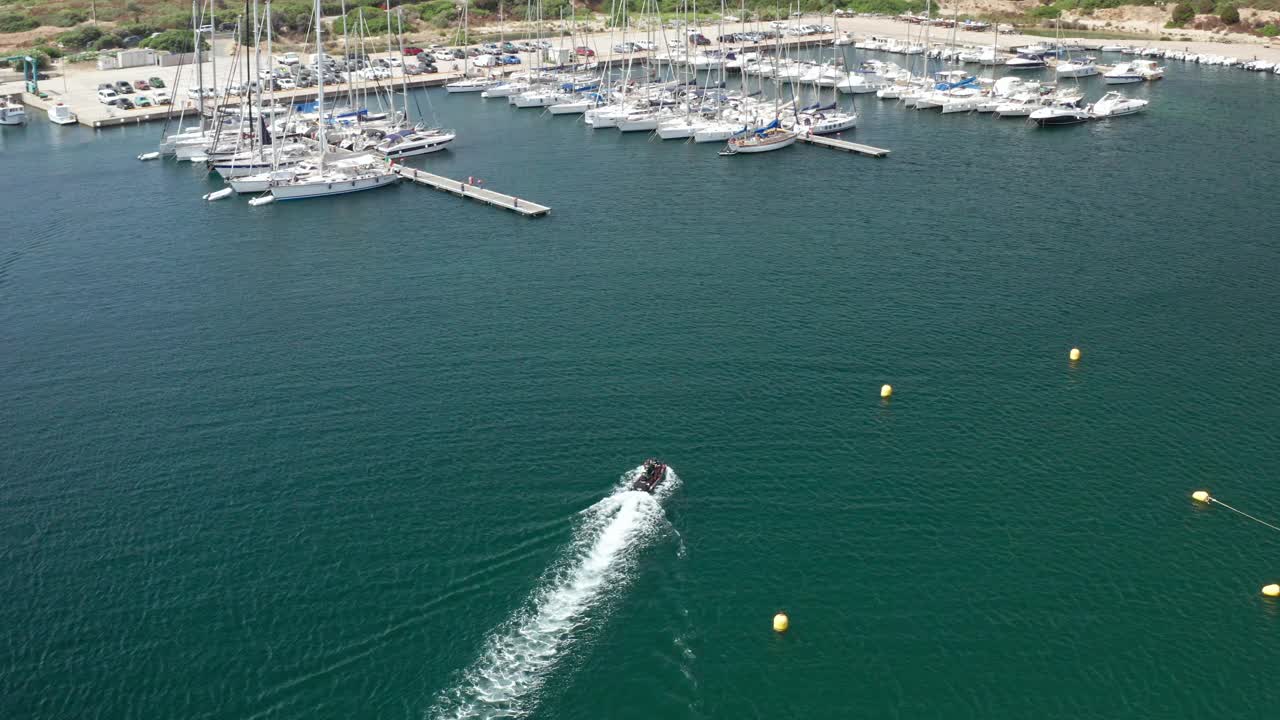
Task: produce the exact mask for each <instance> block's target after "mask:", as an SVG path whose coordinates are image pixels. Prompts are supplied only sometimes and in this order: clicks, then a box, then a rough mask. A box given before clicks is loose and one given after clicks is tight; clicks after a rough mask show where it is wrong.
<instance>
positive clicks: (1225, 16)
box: [1218, 5, 1240, 25]
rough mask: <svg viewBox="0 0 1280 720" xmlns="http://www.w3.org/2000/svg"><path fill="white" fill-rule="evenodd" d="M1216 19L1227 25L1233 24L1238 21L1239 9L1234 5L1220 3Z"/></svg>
mask: <svg viewBox="0 0 1280 720" xmlns="http://www.w3.org/2000/svg"><path fill="white" fill-rule="evenodd" d="M1218 19H1219V20H1221V21H1222V22H1224V23H1226V24H1227V25H1235V24H1238V23H1239V22H1240V11H1239V10H1237V9H1236V6H1235V5H1222V6H1221V7H1219V8H1218Z"/></svg>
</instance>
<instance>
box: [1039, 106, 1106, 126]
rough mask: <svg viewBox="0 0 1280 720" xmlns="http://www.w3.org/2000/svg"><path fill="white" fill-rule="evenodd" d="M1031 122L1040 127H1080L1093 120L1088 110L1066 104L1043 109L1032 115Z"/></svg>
mask: <svg viewBox="0 0 1280 720" xmlns="http://www.w3.org/2000/svg"><path fill="white" fill-rule="evenodd" d="M1030 117H1031V121H1032V122H1034V123H1035V124H1036V125H1039V126H1040V127H1050V126H1057V125H1079V124H1080V123H1083V122H1088V121H1089V120H1091V119H1092V116H1091V115H1090V114H1089V111H1088V110H1085V109H1084V108H1080V107H1076V106H1075V105H1069V104H1066V103H1062V104H1053V105H1048V106H1046V107H1042V108H1040V109H1039V110H1036V111H1035V112H1033V113H1031V116H1030Z"/></svg>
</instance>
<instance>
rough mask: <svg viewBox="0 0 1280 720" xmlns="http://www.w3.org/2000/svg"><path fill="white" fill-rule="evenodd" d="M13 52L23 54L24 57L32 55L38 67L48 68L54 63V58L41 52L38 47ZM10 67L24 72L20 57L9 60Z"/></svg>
mask: <svg viewBox="0 0 1280 720" xmlns="http://www.w3.org/2000/svg"><path fill="white" fill-rule="evenodd" d="M13 54H14V55H19V56H23V57H26V56H30V57H31V58H32V59H33V60H35V61H36V68H47V67H49V66H50V65H53V60H51V59H50V58H49V55H48V54H47V53H44V52H41V51H40V50H38V49H30V50H18V51H17V52H15V53H13ZM9 67H10V68H12V69H14V70H17V71H18V72H22V60H21V59H18V60H11V61H9Z"/></svg>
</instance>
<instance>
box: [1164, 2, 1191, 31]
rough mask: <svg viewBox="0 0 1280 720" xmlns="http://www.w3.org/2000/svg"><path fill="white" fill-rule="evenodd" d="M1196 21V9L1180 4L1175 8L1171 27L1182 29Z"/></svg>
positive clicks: (1170, 23) (1170, 22)
mask: <svg viewBox="0 0 1280 720" xmlns="http://www.w3.org/2000/svg"><path fill="white" fill-rule="evenodd" d="M1195 19H1196V9H1195V8H1193V7H1191V6H1190V5H1188V4H1186V3H1178V4H1177V5H1174V6H1173V17H1172V18H1171V19H1170V20H1169V27H1182V26H1183V25H1186V24H1187V23H1189V22H1191V21H1192V20H1195Z"/></svg>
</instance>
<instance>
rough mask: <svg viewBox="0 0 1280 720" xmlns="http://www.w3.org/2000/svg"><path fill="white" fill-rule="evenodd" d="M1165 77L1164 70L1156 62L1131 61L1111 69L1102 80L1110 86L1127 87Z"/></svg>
mask: <svg viewBox="0 0 1280 720" xmlns="http://www.w3.org/2000/svg"><path fill="white" fill-rule="evenodd" d="M1163 77H1164V68H1162V67H1159V66H1157V65H1156V63H1155V61H1154V60H1131V61H1129V62H1124V63H1120V64H1119V65H1116V66H1115V67H1113V68H1111V69H1110V70H1108V71H1107V72H1106V73H1104V74H1103V76H1102V79H1103V80H1104V81H1105V82H1106V84H1108V85H1125V84H1128V83H1140V82H1146V81H1148V80H1159V79H1161V78H1163Z"/></svg>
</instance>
